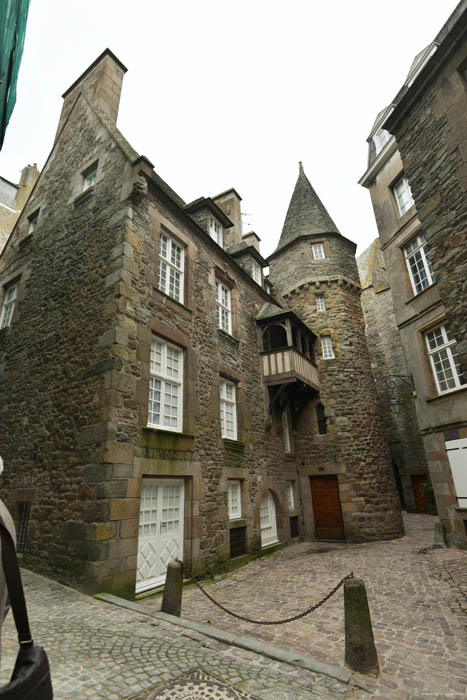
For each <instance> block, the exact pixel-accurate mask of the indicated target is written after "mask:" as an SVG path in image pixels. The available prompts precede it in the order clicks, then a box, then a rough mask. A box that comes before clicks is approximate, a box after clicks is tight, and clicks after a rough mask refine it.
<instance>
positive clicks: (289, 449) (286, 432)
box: [282, 411, 292, 454]
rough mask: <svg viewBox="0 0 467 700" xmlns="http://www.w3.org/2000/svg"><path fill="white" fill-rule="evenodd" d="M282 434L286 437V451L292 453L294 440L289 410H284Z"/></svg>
mask: <svg viewBox="0 0 467 700" xmlns="http://www.w3.org/2000/svg"><path fill="white" fill-rule="evenodd" d="M282 436H283V439H284V452H285V453H286V454H290V453H291V452H292V441H291V439H290V426H289V416H288V414H287V411H283V412H282Z"/></svg>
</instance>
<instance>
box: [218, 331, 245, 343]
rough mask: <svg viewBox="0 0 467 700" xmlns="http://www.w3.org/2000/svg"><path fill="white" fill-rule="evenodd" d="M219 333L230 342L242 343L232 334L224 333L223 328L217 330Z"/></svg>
mask: <svg viewBox="0 0 467 700" xmlns="http://www.w3.org/2000/svg"><path fill="white" fill-rule="evenodd" d="M217 330H218V331H219V334H220V335H221V336H222V335H224V336H225V337H226V338H228V339H229V340H233V341H234V343H240V340H239V339H238V338H235V336H233V335H232V334H231V333H227V331H224V330H223V329H222V328H218V329H217Z"/></svg>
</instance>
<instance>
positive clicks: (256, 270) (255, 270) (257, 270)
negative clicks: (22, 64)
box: [251, 260, 262, 286]
mask: <svg viewBox="0 0 467 700" xmlns="http://www.w3.org/2000/svg"><path fill="white" fill-rule="evenodd" d="M251 276H252V277H253V279H254V281H255V282H256V283H257V284H259V285H260V286H261V281H262V280H261V265H258V263H257V262H256V261H255V260H253V266H252V268H251Z"/></svg>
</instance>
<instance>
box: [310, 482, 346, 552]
mask: <svg viewBox="0 0 467 700" xmlns="http://www.w3.org/2000/svg"><path fill="white" fill-rule="evenodd" d="M310 482H311V500H312V502H313V513H314V516H315V537H316V539H317V540H343V539H344V524H343V521H342V512H341V502H340V499H339V484H338V482H337V476H310Z"/></svg>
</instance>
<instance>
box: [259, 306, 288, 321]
mask: <svg viewBox="0 0 467 700" xmlns="http://www.w3.org/2000/svg"><path fill="white" fill-rule="evenodd" d="M286 311H287V309H281V308H280V306H277V305H276V304H272V303H271V302H268V303H266V304H265V305H264V306H263V308H262V309H261V311H260V312H259V314H258V315H257V317H256V320H257V321H262V320H263V319H265V318H272V317H273V316H279V314H283V313H286Z"/></svg>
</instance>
